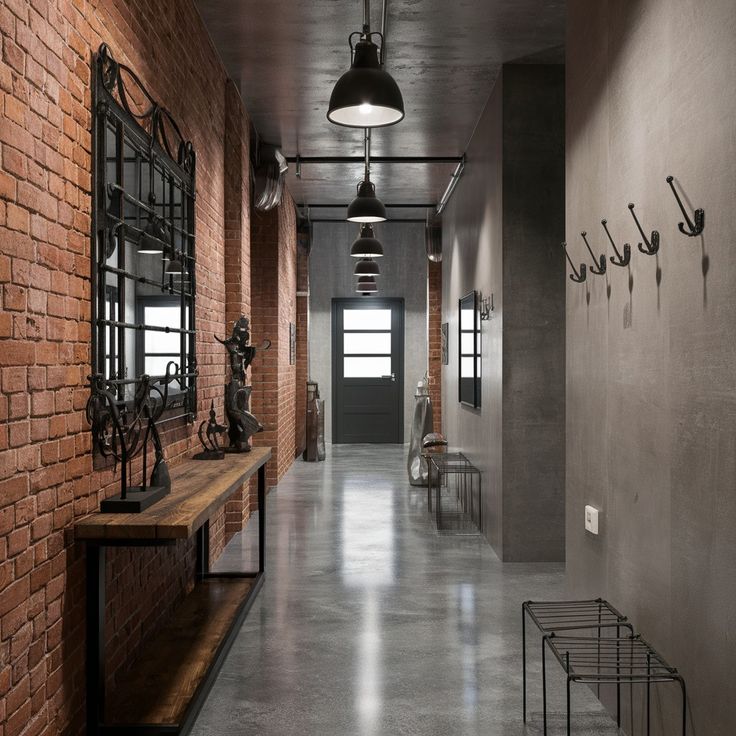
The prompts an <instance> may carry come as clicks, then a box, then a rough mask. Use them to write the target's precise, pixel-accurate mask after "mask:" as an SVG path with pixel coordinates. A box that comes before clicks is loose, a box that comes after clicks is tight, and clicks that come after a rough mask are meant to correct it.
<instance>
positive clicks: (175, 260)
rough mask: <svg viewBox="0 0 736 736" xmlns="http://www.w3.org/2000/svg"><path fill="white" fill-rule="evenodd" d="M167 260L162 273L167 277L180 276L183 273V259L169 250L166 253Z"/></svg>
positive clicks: (173, 250) (177, 253) (172, 250)
mask: <svg viewBox="0 0 736 736" xmlns="http://www.w3.org/2000/svg"><path fill="white" fill-rule="evenodd" d="M167 255H168V258H169V262H168V263H167V264H166V268H165V270H164V272H165V273H166V275H167V276H180V275H181V274H183V273H184V262H183V261H184V259H183V258H182V256H181V254H180V253H179V252H178V251H177V250H175V249H174V248H171V249H170V250H169V252H168V254H167Z"/></svg>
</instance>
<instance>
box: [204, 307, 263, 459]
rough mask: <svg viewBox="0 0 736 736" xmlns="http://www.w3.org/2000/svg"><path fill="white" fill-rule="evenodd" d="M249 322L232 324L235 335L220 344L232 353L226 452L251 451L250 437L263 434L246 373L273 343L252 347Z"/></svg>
mask: <svg viewBox="0 0 736 736" xmlns="http://www.w3.org/2000/svg"><path fill="white" fill-rule="evenodd" d="M249 325H250V323H249V320H248V318H247V317H244V316H241V317H240V318H239V319H238V320H236V321H235V323H234V324H233V334H232V335H231V336H230V337H228V338H227V340H220V338H219V337H215V339H216V340H217V342H219V343H221V344H222V345H224V346H225V348H226V349H227V351H228V353H229V354H230V370H231V374H232V375H231V377H230V382H229V383H228V384H227V385H226V386H225V413H226V414H227V418H228V437H229V439H230V446H229V447H227V448H225V450H224V451H225V452H250V444H249V443H248V440H249V439H250V437H251V436H252V435H254V434H256V433H258V432H262V431H263V426H262V425H261V423H260V422H259V421H258V420H257V419H256V418H255V417H254V416H253V414H251V413H250V395H251V391H252V387H251V386H246V385H245V381H246V375H245V373H246V371H247V370H248V367H249V366H250V364H251V363H252V362H253V359H254V358H255V357H256V353H257V352H258V351H259V350H268V348H270V347H271V341H270V340H264V341H263V343H261V345H259V346H258V347H255V346H254V345H250V344H249V343H250V326H249Z"/></svg>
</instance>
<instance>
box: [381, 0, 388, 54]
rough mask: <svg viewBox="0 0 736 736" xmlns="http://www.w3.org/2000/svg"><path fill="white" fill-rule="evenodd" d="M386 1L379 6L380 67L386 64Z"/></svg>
mask: <svg viewBox="0 0 736 736" xmlns="http://www.w3.org/2000/svg"><path fill="white" fill-rule="evenodd" d="M387 2H388V0H383V4H382V5H381V65H382V66H383V65H384V64H385V63H386V4H387Z"/></svg>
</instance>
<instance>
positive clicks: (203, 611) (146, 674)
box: [75, 447, 271, 736]
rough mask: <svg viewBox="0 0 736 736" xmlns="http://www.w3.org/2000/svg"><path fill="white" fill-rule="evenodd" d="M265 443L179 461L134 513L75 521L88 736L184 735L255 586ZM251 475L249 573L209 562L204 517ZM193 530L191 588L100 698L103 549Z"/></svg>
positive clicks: (261, 548)
mask: <svg viewBox="0 0 736 736" xmlns="http://www.w3.org/2000/svg"><path fill="white" fill-rule="evenodd" d="M270 457H271V449H270V448H268V447H254V448H253V449H252V451H251V452H249V453H247V454H242V455H235V454H233V455H226V456H225V458H224V459H223V460H219V461H209V462H202V461H200V462H197V461H194V460H188V461H186V462H184V463H182V464H180V465H177V466H175V467H174V468H173V469H172V471H171V493H170V494H169V495H168V496H166V497H164V498H163V499H161V500H160V501H159V502H158V503H156V504H154V505H153V506H151V507H150V508H149V509H147V510H146V511H143V512H141V513H139V514H102V513H95V514H91V515H90V516H87V517H85V518H84V519H81V520H80V521H79V522H77V524H76V525H75V536H76V539H77V540H78V541H80V542H85V543H86V545H87V734H88V736H123V734H126V735H131V734H135V735H137V736H153V735H154V734H156V735H158V734H186V733H188V732H189V730H190V729H191V727H192V725H193V723H194V719H195V718H196V716H197V713H198V712H199V709H200V708H201V707H202V704H203V703H204V700H205V698H206V696H207V693H208V692H209V690H210V688H211V687H212V685H213V683H214V681H215V678H216V676H217V672H218V671H219V669H220V666H221V665H222V662H223V660H224V659H225V655H226V654H227V652H228V650H229V649H230V646H231V645H232V643H233V641H234V639H235V636H236V634H237V632H238V630H239V628H240V625H241V624H242V622H243V620H244V619H245V616H246V614H247V613H248V610H249V608H250V606H251V604H252V602H253V600H254V598H255V596H256V594H257V593H258V591H259V590H260V588H261V585H262V584H263V576H264V571H265V541H266V536H265V532H266V463H267V462H268V460H269V459H270ZM255 473H258V570H257V571H252V572H220V573H213V572H210V569H209V531H210V529H209V520H210V518H211V517H212V515H213V514H214V512H215V511H217V509H219V508H220V507H221V506H222V505H223V504H224V503H225V502H226V501H227V500H228V499H229V498H230V497H231V496H232V494H233V493H235V491H237V490H238V489H240V488H241V487H242V486H243V484H244V483H245V482H246V481H247V480H248V479H249V478H250V477H251V476H253V475H254V474H255ZM195 534H196V538H197V568H196V583H195V587H194V590H193V591H192V592H191V593H190V594H189V595H188V596H187V597H186V598H185V599H184V602H183V603H182V605H181V606H180V607H179V608H178V609H177V610H176V611H175V612H174V614H173V616H172V618H171V619H170V620H169V621H168V622H167V623H166V624H165V625H164V627H163V628H162V630H161V631H160V632H159V633H158V634H157V635H156V637H155V638H154V639H153V640H152V641H150V642H148V643H147V644H146V647H145V649H144V650H143V652H142V653H141V655H140V658H139V659H138V660H137V661H136V663H135V665H134V671H133V673H132V675H131V678H130V679H129V680H128V681H126V682H123V683H122V684H121V685H119V686H118V687H117V688H116V691H115V693H114V695H113V697H111V698H110V702H109V703H107V704H106V703H105V548H106V547H155V546H162V545H172V544H176V542H177V540H182V539H189V538H191V537H192V536H194V535H195Z"/></svg>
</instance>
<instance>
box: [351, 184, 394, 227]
mask: <svg viewBox="0 0 736 736" xmlns="http://www.w3.org/2000/svg"><path fill="white" fill-rule="evenodd" d="M385 219H386V208H385V207H384V206H383V202H381V200H380V199H378V197H376V187H375V185H374V184H373V182H372V181H370V180H366V181H362V182H360V184H359V185H358V196H357V197H356V198H355V199H354V200H353V201H352V202H351V203H350V205H349V206H348V220H350V222H383V221H384V220H385Z"/></svg>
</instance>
